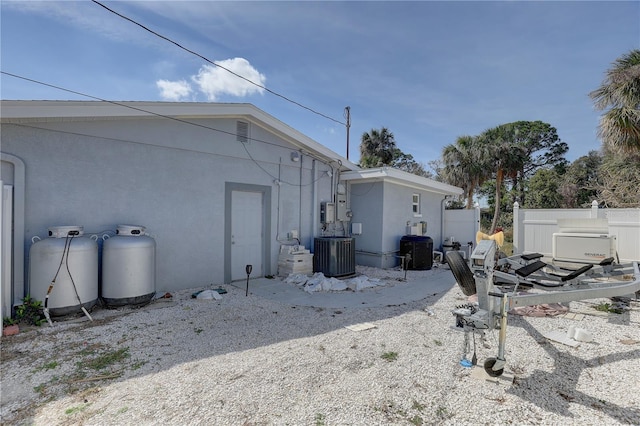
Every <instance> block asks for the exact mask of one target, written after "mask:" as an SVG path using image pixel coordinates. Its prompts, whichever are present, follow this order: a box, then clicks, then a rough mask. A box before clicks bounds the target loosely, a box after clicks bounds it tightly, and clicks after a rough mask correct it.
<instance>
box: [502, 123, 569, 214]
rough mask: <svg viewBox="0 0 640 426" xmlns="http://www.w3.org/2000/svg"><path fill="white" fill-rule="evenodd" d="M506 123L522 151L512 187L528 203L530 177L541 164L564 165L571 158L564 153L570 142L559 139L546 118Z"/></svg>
mask: <svg viewBox="0 0 640 426" xmlns="http://www.w3.org/2000/svg"><path fill="white" fill-rule="evenodd" d="M504 127H506V128H507V129H509V132H508V134H509V135H510V137H511V138H512V140H511V141H510V143H511V144H512V145H513V146H516V147H518V148H519V149H518V152H519V155H522V158H521V160H522V161H521V164H520V165H521V167H520V170H518V171H517V173H516V174H515V177H514V181H513V188H514V189H515V190H516V192H515V193H517V194H518V198H519V199H520V203H521V204H522V205H526V199H525V198H526V195H525V194H526V192H525V190H524V189H525V185H526V181H527V179H529V178H530V177H531V176H533V174H534V173H536V171H537V170H539V169H541V168H547V167H549V166H554V167H565V166H566V165H567V164H568V162H567V160H566V159H565V157H564V155H565V154H566V153H567V151H569V146H568V145H567V144H566V143H565V142H562V141H561V140H560V138H559V137H558V133H557V130H556V128H555V127H553V126H551V125H550V124H548V123H545V122H543V121H539V120H537V121H516V122H513V123H509V124H506V125H504ZM512 201H515V199H514V200H512Z"/></svg>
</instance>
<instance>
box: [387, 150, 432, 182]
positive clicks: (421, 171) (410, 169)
mask: <svg viewBox="0 0 640 426" xmlns="http://www.w3.org/2000/svg"><path fill="white" fill-rule="evenodd" d="M394 157H395V158H394V159H393V164H392V167H395V168H396V169H400V170H403V171H405V172H407V173H412V174H414V175H418V176H422V177H426V178H432V177H433V175H432V174H431V173H430V172H428V171H427V170H425V168H424V166H423V165H422V164H421V163H418V162H417V161H416V160H414V159H413V155H411V154H405V153H404V152H402V151H400V150H399V149H398V150H397V152H396V154H395V156H394Z"/></svg>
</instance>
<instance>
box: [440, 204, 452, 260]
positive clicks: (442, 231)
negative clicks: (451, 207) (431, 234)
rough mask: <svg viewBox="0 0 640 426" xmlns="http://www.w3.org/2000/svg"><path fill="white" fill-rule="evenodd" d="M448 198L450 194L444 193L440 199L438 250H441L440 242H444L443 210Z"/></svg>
mask: <svg viewBox="0 0 640 426" xmlns="http://www.w3.org/2000/svg"><path fill="white" fill-rule="evenodd" d="M449 198H451V195H445V196H444V198H443V199H442V201H440V250H442V244H443V242H444V212H445V208H444V203H445V202H446V201H447V200H448V199H449ZM443 260H444V259H443Z"/></svg>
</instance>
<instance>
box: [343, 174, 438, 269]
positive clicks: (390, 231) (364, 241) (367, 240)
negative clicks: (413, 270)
mask: <svg viewBox="0 0 640 426" xmlns="http://www.w3.org/2000/svg"><path fill="white" fill-rule="evenodd" d="M350 188H351V189H350V194H351V209H352V210H353V222H360V223H362V224H363V225H362V228H363V233H362V235H360V236H355V238H356V250H357V251H356V263H358V264H360V265H367V266H376V267H381V268H391V267H394V266H397V265H399V264H400V260H399V258H398V257H397V255H398V251H399V249H400V239H401V238H402V236H403V235H405V234H406V226H407V222H410V223H411V224H413V223H417V222H421V221H425V222H427V235H428V236H430V237H431V238H432V239H433V240H434V246H435V242H436V241H439V240H440V233H441V232H440V224H441V222H440V220H441V200H442V199H443V197H444V196H443V195H439V194H435V193H432V192H428V191H424V190H418V189H415V188H410V187H407V186H403V185H397V184H393V183H389V182H362V183H361V182H358V183H352V184H351V186H350ZM413 194H420V212H421V213H420V215H419V216H416V215H414V213H413V210H412V196H413Z"/></svg>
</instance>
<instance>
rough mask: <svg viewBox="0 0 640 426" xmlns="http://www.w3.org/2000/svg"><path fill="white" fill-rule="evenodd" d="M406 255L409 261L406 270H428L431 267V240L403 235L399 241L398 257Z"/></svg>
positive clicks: (423, 236) (424, 236) (422, 236)
mask: <svg viewBox="0 0 640 426" xmlns="http://www.w3.org/2000/svg"><path fill="white" fill-rule="evenodd" d="M407 253H409V254H410V255H411V261H410V262H409V265H408V266H407V269H414V270H428V269H431V267H432V266H433V240H432V239H431V237H427V236H426V235H405V236H404V237H402V238H401V239H400V256H405V255H406V254H407Z"/></svg>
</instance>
